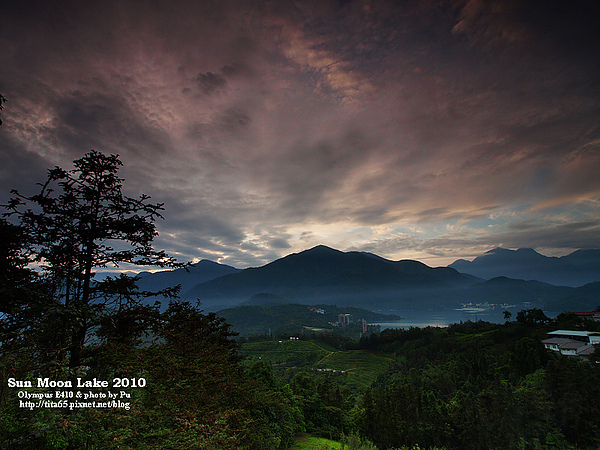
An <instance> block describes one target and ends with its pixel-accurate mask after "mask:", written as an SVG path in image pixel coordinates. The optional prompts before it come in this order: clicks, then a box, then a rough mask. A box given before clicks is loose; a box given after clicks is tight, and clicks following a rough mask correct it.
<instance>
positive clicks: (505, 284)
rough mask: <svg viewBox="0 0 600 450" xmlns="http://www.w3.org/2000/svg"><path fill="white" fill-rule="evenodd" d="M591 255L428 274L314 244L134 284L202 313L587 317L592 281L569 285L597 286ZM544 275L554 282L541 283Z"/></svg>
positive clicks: (495, 254)
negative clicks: (499, 312) (253, 262)
mask: <svg viewBox="0 0 600 450" xmlns="http://www.w3.org/2000/svg"><path fill="white" fill-rule="evenodd" d="M599 255H600V251H580V252H575V253H574V254H572V255H569V257H562V258H549V257H545V256H543V255H540V254H539V253H537V252H535V251H533V250H531V249H521V250H517V251H512V250H506V249H495V250H492V251H490V252H487V253H486V254H485V255H483V256H481V257H479V258H476V259H475V260H474V261H473V262H468V261H464V260H459V261H456V262H454V263H453V264H451V265H450V266H449V267H435V268H434V267H429V266H427V265H425V264H423V263H421V262H418V261H413V260H401V261H392V260H388V259H385V258H382V257H380V256H377V255H374V254H372V253H365V252H342V251H339V250H335V249H332V248H329V247H326V246H322V245H320V246H317V247H314V248H312V249H309V250H305V251H303V252H299V253H293V254H290V255H288V256H285V257H283V258H280V259H277V260H275V261H273V262H271V263H269V264H266V265H264V266H261V267H256V268H248V269H244V270H240V269H236V268H234V267H231V266H225V265H221V264H217V263H215V262H212V261H208V260H203V261H200V262H199V263H197V264H195V265H192V266H190V267H189V268H188V270H185V269H177V270H173V271H164V272H158V273H153V274H149V273H146V274H142V278H141V280H140V282H139V285H140V287H141V288H142V289H145V290H153V289H155V290H156V289H160V288H163V287H166V286H169V285H175V284H182V291H181V292H182V298H183V299H185V300H190V301H195V300H196V299H200V300H201V302H202V307H203V309H205V310H207V311H219V310H222V309H225V308H231V307H235V306H239V305H261V304H262V303H265V302H266V303H268V304H269V305H273V304H278V303H281V302H290V303H299V304H316V303H320V304H329V305H334V304H337V305H340V306H353V307H360V308H365V309H370V310H373V309H381V310H383V309H388V310H389V309H405V310H406V309H413V310H420V309H445V308H451V309H454V308H457V307H460V306H461V304H464V303H469V302H476V303H484V302H488V303H502V304H505V303H510V304H524V305H526V306H527V307H546V308H547V309H548V308H550V307H552V308H553V310H556V311H559V310H563V309H571V310H589V309H593V308H595V307H596V306H598V304H600V282H597V283H588V284H586V285H585V286H581V287H574V286H576V285H577V284H576V280H577V279H580V280H584V281H588V280H592V281H596V280H600V276H597V277H596V278H594V276H595V275H594V274H596V273H597V274H600V270H599V267H600V264H597V261H598V260H600V256H599ZM465 268H466V269H465ZM573 268H577V270H574V269H573ZM467 269H468V271H467ZM569 274H571V275H578V276H579V278H573V277H571V278H569ZM549 276H550V278H552V277H553V278H552V280H554V281H555V282H554V283H552V284H551V283H549V282H547V280H548V277H549ZM536 277H537V278H536ZM565 281H569V284H570V285H568V284H567V283H566V282H565ZM557 284H563V285H562V286H558V285H557ZM159 300H160V299H159ZM152 301H154V299H153V300H152ZM165 304H166V303H165Z"/></svg>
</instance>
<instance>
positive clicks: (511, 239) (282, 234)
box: [0, 0, 600, 267]
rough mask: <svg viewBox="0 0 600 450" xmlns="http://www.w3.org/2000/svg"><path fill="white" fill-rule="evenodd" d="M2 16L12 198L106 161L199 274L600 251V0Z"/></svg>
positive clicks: (164, 239)
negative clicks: (69, 170) (504, 251)
mask: <svg viewBox="0 0 600 450" xmlns="http://www.w3.org/2000/svg"><path fill="white" fill-rule="evenodd" d="M1 8H2V10H1V11H0V48H1V49H2V55H3V56H2V64H1V65H0V92H1V93H2V94H3V95H4V96H5V97H6V98H7V99H8V101H7V103H6V104H5V109H4V110H3V112H2V113H3V116H2V118H3V122H4V123H3V125H2V127H1V128H0V162H1V163H2V166H1V167H0V171H1V172H0V173H1V176H0V188H1V189H2V192H4V193H5V194H3V196H4V197H5V198H6V197H8V192H9V190H10V189H11V188H18V189H21V190H27V189H29V190H31V189H34V187H35V186H34V184H35V182H37V181H40V180H41V179H43V178H44V170H45V169H46V168H50V167H53V166H54V165H61V166H64V167H68V166H69V164H70V162H71V161H72V160H73V159H76V158H78V157H80V156H81V155H82V154H84V153H85V152H86V151H89V150H90V149H92V148H94V149H96V150H99V151H103V152H106V153H118V154H119V155H120V156H121V159H122V160H123V162H124V163H125V166H124V169H123V176H124V178H125V179H126V189H127V190H128V191H129V192H130V193H131V194H137V193H140V192H144V193H147V194H149V195H151V196H152V198H153V199H154V200H156V201H161V202H165V205H166V208H167V211H166V213H165V217H166V219H165V221H163V222H161V223H160V224H159V231H160V233H161V234H160V237H159V239H158V241H157V244H158V245H159V246H161V247H162V248H165V249H166V250H167V251H170V252H173V253H174V254H176V255H177V256H178V257H179V258H180V259H182V260H195V259H200V258H209V259H212V260H216V261H219V262H225V263H228V264H232V265H236V266H239V267H245V266H249V265H260V264H263V263H266V262H268V261H270V260H272V259H274V258H277V257H280V256H282V255H284V254H287V253H290V252H292V251H299V250H302V249H304V248H307V247H309V246H311V245H316V244H327V245H331V246H335V247H338V248H341V249H360V250H365V251H373V252H375V253H378V254H381V255H382V256H387V257H390V258H397V259H399V258H415V259H421V260H423V261H425V262H429V263H432V264H448V263H450V262H452V261H453V260H454V259H457V258H459V257H471V256H475V255H477V254H478V253H480V252H482V251H485V250H489V249H490V248H492V247H495V246H498V245H503V246H506V247H524V246H528V247H535V248H538V249H543V250H544V251H546V252H547V253H549V254H563V253H565V252H568V251H570V250H572V249H576V248H597V247H600V243H599V242H598V239H597V236H598V226H599V225H598V223H599V222H600V177H598V176H597V174H598V173H600V124H599V123H598V120H597V118H598V117H600V106H599V105H600V46H599V44H598V42H600V39H598V38H600V30H599V28H598V26H597V19H598V17H599V15H598V13H599V12H600V7H599V6H598V4H597V3H596V2H593V1H581V2H575V3H573V2H566V1H558V0H551V1H547V0H544V1H541V0H539V1H521V0H511V1H504V0H455V1H436V0H421V1H414V2H393V1H391V0H390V1H386V0H383V1H370V0H355V1H345V2H338V1H333V0H332V1H317V0H314V1H310V0H302V1H298V2H270V1H252V2H247V1H241V0H231V1H208V2H194V1H191V0H190V1H177V0H176V1H169V2H167V1H162V0H159V1H156V2H151V3H148V2H143V1H127V2H120V1H110V0H108V1H102V2H100V1H89V2H75V1H72V2H59V3H48V2H36V1H25V2H23V1H20V2H12V1H9V2H5V4H4V5H3V6H2V7H1Z"/></svg>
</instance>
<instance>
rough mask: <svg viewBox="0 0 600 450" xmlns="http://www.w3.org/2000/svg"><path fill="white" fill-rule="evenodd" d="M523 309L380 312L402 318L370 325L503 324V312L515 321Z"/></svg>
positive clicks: (549, 314) (423, 326)
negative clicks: (478, 322)
mask: <svg viewBox="0 0 600 450" xmlns="http://www.w3.org/2000/svg"><path fill="white" fill-rule="evenodd" d="M522 309H525V308H517V307H511V308H506V309H501V308H493V309H481V310H475V309H461V310H456V309H448V310H421V311H416V310H385V311H384V310H381V311H376V312H379V313H382V314H395V315H397V316H400V317H402V319H401V320H398V321H390V322H374V323H371V324H370V325H379V326H380V327H381V329H382V330H384V329H386V328H404V329H408V328H410V327H418V328H425V327H447V326H448V325H452V324H453V323H460V322H467V321H469V320H470V321H471V322H477V321H478V320H483V321H486V322H492V323H504V322H505V319H504V311H508V312H510V313H511V314H512V316H511V318H510V320H515V319H516V317H517V313H518V312H519V311H521V310H522ZM545 314H546V315H547V316H548V317H550V318H552V317H556V313H551V312H547V311H545Z"/></svg>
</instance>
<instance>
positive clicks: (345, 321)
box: [337, 314, 352, 327]
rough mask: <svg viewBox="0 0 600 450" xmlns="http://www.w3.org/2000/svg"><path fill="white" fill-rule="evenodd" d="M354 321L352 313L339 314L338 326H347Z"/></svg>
mask: <svg viewBox="0 0 600 450" xmlns="http://www.w3.org/2000/svg"><path fill="white" fill-rule="evenodd" d="M351 322H352V314H338V321H337V323H338V326H340V327H345V326H348V325H350V323H351Z"/></svg>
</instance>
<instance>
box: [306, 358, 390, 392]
mask: <svg viewBox="0 0 600 450" xmlns="http://www.w3.org/2000/svg"><path fill="white" fill-rule="evenodd" d="M390 362H391V360H390V359H389V358H387V357H383V356H378V355H373V354H371V353H368V352H365V351H361V350H352V351H348V352H342V351H337V352H335V353H330V354H329V355H327V356H325V357H324V358H323V359H321V360H320V361H319V362H318V364H317V365H316V366H315V367H316V368H317V370H318V369H331V370H334V371H337V372H343V373H345V375H346V378H347V379H346V384H347V385H348V386H349V387H351V388H354V389H359V390H362V389H366V388H367V387H369V386H370V385H371V383H373V382H374V381H375V380H376V379H377V377H378V376H379V375H381V374H382V373H385V372H386V371H387V368H388V367H389V365H390Z"/></svg>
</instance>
